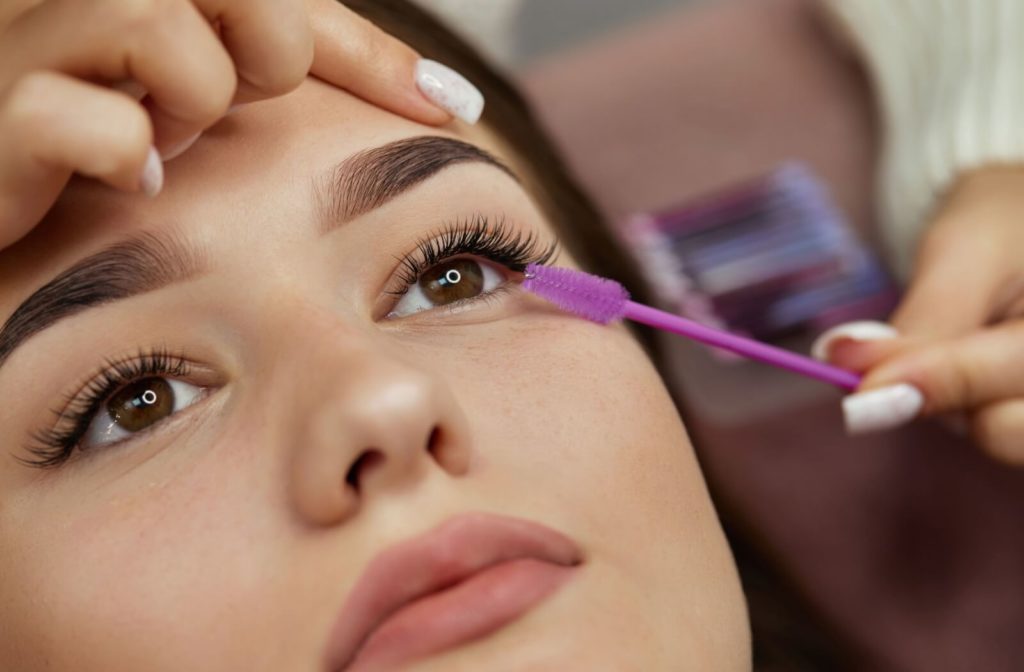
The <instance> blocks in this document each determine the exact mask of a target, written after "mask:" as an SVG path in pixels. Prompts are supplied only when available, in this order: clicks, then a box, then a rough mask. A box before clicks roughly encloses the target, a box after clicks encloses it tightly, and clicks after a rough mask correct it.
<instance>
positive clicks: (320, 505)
mask: <svg viewBox="0 0 1024 672" xmlns="http://www.w3.org/2000/svg"><path fill="white" fill-rule="evenodd" d="M320 354H321V356H320V357H318V359H319V361H318V362H311V363H308V366H309V367H310V368H308V369H307V372H306V373H305V374H304V375H303V376H302V378H303V380H301V381H298V385H297V386H296V387H295V388H293V389H295V392H294V394H293V395H292V399H291V400H290V401H289V402H287V403H289V404H290V405H292V409H293V410H292V411H291V413H292V422H291V423H289V424H290V426H291V427H292V428H293V431H291V432H290V434H291V436H292V439H291V440H293V441H296V442H297V445H295V446H294V449H293V451H292V455H291V459H292V475H291V476H292V477H291V479H290V480H291V490H292V493H291V499H292V500H293V502H294V505H295V507H296V509H297V510H298V512H299V514H300V516H301V517H303V518H304V519H306V520H308V521H309V522H311V523H313V524H317V525H331V524H337V523H339V522H343V521H344V520H346V519H348V518H349V517H351V516H352V515H353V514H354V513H355V512H356V511H357V510H358V509H359V508H360V506H362V505H363V504H365V503H366V502H368V501H370V500H372V499H374V498H378V497H385V496H387V493H389V492H391V493H394V492H397V491H400V490H402V489H405V488H413V487H415V486H416V484H417V483H418V482H419V481H420V480H422V479H423V478H425V477H427V476H428V475H430V474H429V472H430V471H431V470H435V471H438V472H440V473H442V474H445V475H448V476H452V477H456V476H461V475H463V474H465V473H466V471H467V470H468V469H469V465H470V457H471V449H470V440H469V431H468V427H467V425H468V423H467V421H466V419H465V416H464V414H463V413H462V410H461V408H460V407H459V406H458V404H457V402H456V400H455V397H454V395H453V393H452V391H451V390H450V389H449V388H448V386H447V385H446V384H445V382H444V381H443V380H441V379H440V378H439V377H438V376H437V375H432V374H430V373H429V372H426V371H424V370H423V369H421V368H419V367H417V366H416V365H414V364H413V363H410V362H407V361H402V359H400V358H399V357H398V356H396V353H392V352H388V351H386V349H385V348H378V347H375V346H374V345H373V344H363V345H361V346H355V345H354V344H352V343H343V344H339V345H338V346H337V348H335V350H334V351H333V354H332V355H331V356H328V355H325V354H324V353H323V351H321V353H320Z"/></svg>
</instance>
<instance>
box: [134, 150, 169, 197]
mask: <svg viewBox="0 0 1024 672" xmlns="http://www.w3.org/2000/svg"><path fill="white" fill-rule="evenodd" d="M139 185H140V187H141V188H142V193H144V194H145V195H146V196H149V197H150V198H153V197H154V196H156V195H157V194H159V193H160V190H161V189H163V188H164V164H163V162H162V161H161V160H160V154H159V152H157V151H156V147H152V146H151V147H150V148H149V153H148V154H146V164H145V165H144V166H143V168H142V177H141V178H140V179H139Z"/></svg>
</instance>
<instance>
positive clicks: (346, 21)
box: [307, 0, 484, 125]
mask: <svg viewBox="0 0 1024 672" xmlns="http://www.w3.org/2000/svg"><path fill="white" fill-rule="evenodd" d="M307 5H308V7H309V9H310V16H311V19H312V23H313V32H314V35H315V41H316V53H315V56H314V58H313V68H312V73H313V74H315V75H316V76H317V77H319V78H320V79H323V80H325V81H327V82H330V83H331V84H334V85H335V86H338V87H339V88H342V89H345V90H347V91H350V92H351V93H353V94H355V95H357V96H359V97H361V98H363V99H365V100H367V101H369V102H371V103H373V104H375V105H378V106H380V107H383V108H385V109H387V110H390V111H392V112H395V113H396V114H400V115H402V116H405V117H408V118H410V119H412V120H414V121H418V122H420V123H423V124H430V125H439V124H443V123H446V122H447V121H449V120H450V119H451V117H450V115H455V116H456V117H458V118H460V119H462V120H463V121H465V122H467V123H470V124H473V123H476V122H477V120H478V119H479V118H480V115H481V113H482V112H483V107H484V99H483V96H482V95H481V93H480V91H479V90H478V89H477V88H476V87H475V86H473V85H472V84H471V83H470V82H469V81H468V80H466V79H465V78H464V77H463V76H462V75H460V74H459V73H457V72H455V71H454V70H452V69H451V68H448V67H447V66H444V65H442V64H440V63H437V62H435V61H431V60H426V59H421V58H420V57H419V54H417V53H416V51H415V50H413V49H412V48H411V47H409V46H408V45H406V44H405V43H404V42H401V41H400V40H398V39H397V38H395V37H393V36H391V35H389V34H387V33H385V32H384V31H382V30H381V29H380V28H378V27H377V26H375V25H373V24H372V23H370V22H369V21H367V20H366V19H364V18H362V17H361V16H359V15H358V14H356V13H355V12H353V11H351V10H350V9H348V8H346V7H344V6H342V5H340V4H339V3H337V2H335V0H307Z"/></svg>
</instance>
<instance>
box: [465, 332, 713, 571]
mask: <svg viewBox="0 0 1024 672" xmlns="http://www.w3.org/2000/svg"><path fill="white" fill-rule="evenodd" d="M463 353H464V355H468V356H465V357H464V362H463V363H462V364H461V365H460V366H459V368H458V369H457V374H456V375H455V376H453V378H452V380H453V383H452V384H453V389H455V390H456V392H457V393H459V392H460V391H461V395H460V401H461V402H462V404H463V406H464V408H466V411H467V415H469V416H470V418H471V422H473V424H474V439H475V440H476V441H477V443H478V446H477V448H478V452H479V453H481V455H482V458H481V461H482V463H483V468H484V469H486V471H487V473H486V475H485V476H483V478H485V479H491V478H495V479H499V478H500V479H503V480H504V479H507V480H508V482H509V483H518V484H522V483H530V484H531V490H535V491H541V490H540V488H541V487H543V488H544V490H542V492H544V493H545V494H546V495H547V496H549V497H552V498H555V499H556V500H558V501H563V502H565V504H566V505H567V506H569V507H571V509H572V510H573V511H574V515H577V516H579V517H581V518H583V519H584V521H585V524H586V525H587V526H588V527H589V528H590V530H591V532H592V533H593V534H594V535H595V537H596V538H597V539H599V541H600V543H603V544H607V545H608V546H609V548H611V549H613V552H615V553H617V552H619V551H618V549H619V548H621V547H622V542H623V540H624V539H626V538H628V537H629V536H636V537H637V538H638V539H639V538H640V537H648V538H647V541H649V540H650V538H656V537H657V536H658V535H664V534H665V533H666V532H669V533H678V534H680V535H683V534H686V533H687V532H693V531H700V532H702V533H703V532H707V531H708V530H711V531H712V532H713V531H714V530H717V519H716V517H715V514H714V511H713V509H712V507H711V504H710V499H709V497H708V494H707V491H706V488H705V485H704V482H703V478H702V476H701V473H700V470H699V468H698V465H697V463H696V459H695V457H694V453H693V449H692V447H691V445H690V442H689V439H688V438H687V436H686V432H685V429H684V427H683V425H682V422H681V420H680V418H679V415H678V411H677V410H676V407H675V405H674V404H673V403H672V401H671V399H670V397H669V395H668V392H667V391H666V389H665V387H664V385H663V384H662V382H661V379H660V377H659V376H658V374H657V373H656V371H655V370H654V368H653V366H652V365H651V363H650V361H649V360H648V359H647V357H646V355H645V354H644V353H643V351H642V350H641V348H640V347H639V345H638V344H637V343H636V342H635V341H634V340H633V339H632V338H631V337H630V336H629V335H628V333H627V332H626V331H625V330H624V329H621V328H615V327H600V326H596V325H592V324H590V323H587V322H582V321H579V322H577V321H567V320H564V319H557V320H552V319H547V320H546V323H544V324H538V323H537V322H534V324H533V325H532V326H531V327H529V328H521V327H519V326H516V327H512V328H510V329H508V330H507V331H506V332H505V333H504V334H503V336H502V340H501V342H500V344H498V345H494V344H491V345H490V346H489V347H487V346H483V345H482V346H481V347H480V348H479V350H475V349H472V348H468V349H466V350H464V351H463ZM702 536H708V537H709V538H711V539H713V538H714V537H715V535H714V534H710V535H703V534H702Z"/></svg>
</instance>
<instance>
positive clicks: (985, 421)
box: [815, 167, 1024, 464]
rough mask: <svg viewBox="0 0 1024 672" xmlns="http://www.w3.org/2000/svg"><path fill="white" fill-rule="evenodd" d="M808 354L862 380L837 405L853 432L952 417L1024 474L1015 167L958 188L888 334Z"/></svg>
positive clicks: (1023, 300)
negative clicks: (925, 418)
mask: <svg viewBox="0 0 1024 672" xmlns="http://www.w3.org/2000/svg"><path fill="white" fill-rule="evenodd" d="M815 354H816V355H817V356H819V357H823V358H827V359H828V360H829V361H831V362H832V363H834V364H836V365H838V366H842V367H845V368H849V369H852V370H855V371H863V372H865V378H864V382H863V384H862V385H861V388H860V390H859V393H858V394H854V395H851V396H849V397H847V398H846V399H845V400H844V404H843V407H844V413H845V415H846V421H847V426H848V428H849V430H850V431H852V432H867V431H876V430H881V429H886V428H889V427H892V426H895V425H899V424H903V423H904V422H908V421H910V420H911V419H913V418H914V417H917V416H935V415H941V414H952V415H953V418H954V420H955V419H958V418H959V419H964V418H966V420H967V421H968V424H969V429H970V431H971V432H972V433H973V435H974V437H975V439H976V441H977V442H978V443H979V444H980V445H981V446H982V447H983V448H984V449H985V450H987V451H988V452H989V453H991V454H992V455H993V456H995V457H997V458H999V459H1002V460H1005V461H1008V462H1012V463H1016V464H1024V167H1020V168H990V169H985V170H981V171H976V172H974V173H972V174H970V175H968V176H967V177H965V178H963V179H962V180H961V181H960V182H959V183H958V184H957V186H956V188H954V189H953V191H952V193H951V195H950V197H949V199H948V200H947V201H946V203H945V204H944V205H943V207H942V209H941V211H940V212H939V214H938V216H937V218H936V220H935V222H934V223H933V225H932V226H931V228H930V229H929V231H928V234H927V236H926V239H925V240H924V243H923V246H922V248H921V252H920V254H919V255H918V262H917V272H916V275H915V277H914V279H913V281H912V283H911V285H910V288H909V291H908V293H907V295H906V297H905V299H904V301H903V302H902V304H901V305H900V306H899V308H898V310H897V311H896V313H895V315H894V316H893V318H892V327H889V326H888V325H882V324H879V323H851V324H849V325H842V326H840V327H836V328H835V329H832V330H830V331H829V332H826V333H825V334H823V335H822V337H821V338H820V339H819V340H818V342H817V343H816V344H815Z"/></svg>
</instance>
